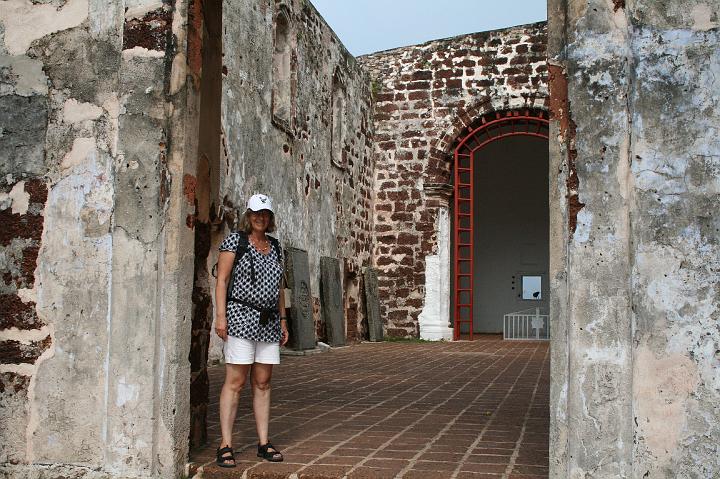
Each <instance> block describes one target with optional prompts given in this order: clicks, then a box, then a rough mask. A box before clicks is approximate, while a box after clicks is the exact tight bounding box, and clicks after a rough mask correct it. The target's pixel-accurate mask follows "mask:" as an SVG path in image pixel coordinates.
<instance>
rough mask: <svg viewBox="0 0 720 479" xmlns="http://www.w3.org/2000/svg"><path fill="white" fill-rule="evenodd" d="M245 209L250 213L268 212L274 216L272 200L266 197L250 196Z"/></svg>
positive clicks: (259, 195)
mask: <svg viewBox="0 0 720 479" xmlns="http://www.w3.org/2000/svg"><path fill="white" fill-rule="evenodd" d="M247 209H249V210H251V211H260V210H268V211H270V213H273V214H275V212H274V211H273V207H272V200H271V199H270V197H269V196H267V195H261V194H256V195H252V196H251V197H250V199H249V200H248V202H247Z"/></svg>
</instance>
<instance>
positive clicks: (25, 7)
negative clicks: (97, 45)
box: [0, 0, 88, 55]
mask: <svg viewBox="0 0 720 479" xmlns="http://www.w3.org/2000/svg"><path fill="white" fill-rule="evenodd" d="M87 17H88V0H68V2H67V3H66V4H65V5H64V6H63V7H61V8H59V9H58V8H56V7H55V6H54V5H51V4H50V5H48V4H39V5H38V4H34V3H32V2H30V1H29V0H4V1H3V2H0V23H2V24H3V26H4V27H5V47H6V48H7V51H8V52H9V53H10V54H11V55H22V54H23V53H25V52H26V51H27V49H28V48H30V44H31V43H32V42H33V41H34V40H37V39H39V38H42V37H44V36H45V35H49V34H50V33H55V32H60V31H62V30H67V29H68V28H73V27H77V26H78V25H80V24H81V23H83V22H84V21H85V20H86V19H87Z"/></svg>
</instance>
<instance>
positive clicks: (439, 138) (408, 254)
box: [359, 23, 547, 337]
mask: <svg viewBox="0 0 720 479" xmlns="http://www.w3.org/2000/svg"><path fill="white" fill-rule="evenodd" d="M545 51H546V25H545V23H536V24H531V25H523V26H518V27H512V28H507V29H502V30H496V31H490V32H482V33H474V34H471V35H463V36H459V37H454V38H447V39H442V40H434V41H431V42H427V43H424V44H422V45H415V46H410V47H403V48H397V49H393V50H388V51H384V52H378V53H374V54H371V55H367V56H363V57H360V58H359V61H360V62H361V64H362V65H363V66H364V67H365V68H367V69H368V71H369V72H370V75H371V77H372V81H373V90H374V93H375V112H374V122H375V143H374V155H375V162H376V167H375V185H376V187H375V200H374V225H375V226H374V237H375V247H374V254H373V261H374V263H375V266H376V267H377V269H378V270H379V273H378V286H379V287H378V289H379V295H380V300H381V302H380V308H381V315H382V317H383V319H384V321H385V322H386V324H385V326H386V333H387V334H388V335H390V336H400V337H403V336H410V337H414V336H417V334H418V331H419V325H418V317H420V316H421V315H422V316H423V317H425V318H430V317H433V318H435V317H436V316H439V315H442V317H444V318H446V320H445V329H447V322H448V321H447V318H449V302H448V298H447V294H449V288H448V284H449V266H447V263H448V262H449V260H450V254H449V245H450V242H449V238H448V237H447V235H448V234H449V231H450V228H449V226H450V225H449V205H448V203H449V198H450V197H451V195H452V188H453V186H452V183H453V180H452V179H451V164H452V161H453V147H454V146H455V144H456V142H458V141H459V140H460V139H461V138H462V135H463V134H467V133H469V131H468V128H469V127H471V125H475V124H476V123H477V122H478V121H479V120H480V118H481V117H482V116H483V115H485V114H488V113H490V112H495V111H497V112H504V111H509V110H516V109H520V110H523V109H540V110H542V109H544V108H545V100H546V97H547V66H546V57H545ZM443 232H444V233H443ZM439 234H440V235H443V234H444V236H441V237H439V236H438V235H439ZM440 245H443V246H444V248H446V249H444V250H443V251H440V250H439V249H438V247H439V246H440ZM428 262H429V264H430V267H429V268H428ZM441 264H444V265H446V267H445V268H440V267H439V266H440V265H441ZM428 273H429V274H430V276H429V277H427V275H428ZM441 303H442V304H443V306H442V307H438V305H439V304H441Z"/></svg>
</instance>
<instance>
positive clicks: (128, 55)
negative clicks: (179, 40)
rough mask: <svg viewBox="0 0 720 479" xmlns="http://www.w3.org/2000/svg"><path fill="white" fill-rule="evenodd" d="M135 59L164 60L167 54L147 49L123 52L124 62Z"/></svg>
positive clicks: (130, 49) (129, 49)
mask: <svg viewBox="0 0 720 479" xmlns="http://www.w3.org/2000/svg"><path fill="white" fill-rule="evenodd" d="M135 57H140V58H164V57H165V52H164V51H162V50H148V49H147V48H145V47H132V48H128V49H126V50H123V52H122V58H123V60H124V61H128V60H131V59H133V58H135Z"/></svg>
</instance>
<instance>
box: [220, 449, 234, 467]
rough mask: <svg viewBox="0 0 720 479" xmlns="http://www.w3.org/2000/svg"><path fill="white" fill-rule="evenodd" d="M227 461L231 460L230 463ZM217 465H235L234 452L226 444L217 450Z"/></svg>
mask: <svg viewBox="0 0 720 479" xmlns="http://www.w3.org/2000/svg"><path fill="white" fill-rule="evenodd" d="M228 461H232V464H231V463H229V462H228ZM217 465H218V466H220V467H235V465H236V464H235V454H234V453H233V450H232V447H230V446H226V447H223V448H219V447H218V450H217Z"/></svg>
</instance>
